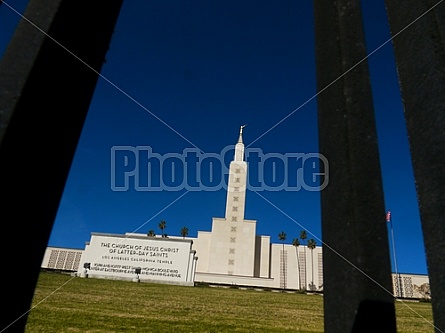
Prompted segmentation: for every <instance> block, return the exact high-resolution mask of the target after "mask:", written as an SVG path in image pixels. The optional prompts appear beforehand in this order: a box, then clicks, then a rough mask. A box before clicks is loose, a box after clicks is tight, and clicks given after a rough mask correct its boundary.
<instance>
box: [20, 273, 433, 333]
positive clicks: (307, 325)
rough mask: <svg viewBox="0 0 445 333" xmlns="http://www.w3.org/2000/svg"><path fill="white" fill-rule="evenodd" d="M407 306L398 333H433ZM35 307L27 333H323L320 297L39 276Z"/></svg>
mask: <svg viewBox="0 0 445 333" xmlns="http://www.w3.org/2000/svg"><path fill="white" fill-rule="evenodd" d="M405 304H407V305H408V306H409V307H410V308H408V307H407V306H406V305H405ZM405 304H402V303H401V302H397V304H396V309H397V325H398V331H399V332H416V333H418V332H433V327H432V326H431V324H429V323H428V322H426V321H425V320H424V319H422V318H421V317H419V315H418V314H416V313H415V312H417V313H419V314H420V315H422V316H423V317H425V318H426V319H427V320H428V321H431V320H432V313H431V304H430V303H414V302H409V303H405ZM33 306H34V307H33V309H32V310H31V312H30V314H29V317H28V325H27V327H26V332H27V333H35V332H50V333H54V332H70V333H71V332H91V333H92V332H94V333H96V332H104V333H105V332H106V333H111V332H175V333H177V332H264V333H273V332H323V297H322V296H320V295H305V294H298V293H281V292H271V291H256V290H240V289H234V288H210V287H183V286H172V285H162V284H149V283H134V282H126V281H115V280H101V279H81V278H77V277H76V278H73V277H71V276H68V275H64V274H57V273H47V272H42V273H41V274H40V279H39V283H38V286H37V288H36V291H35V296H34V301H33ZM413 310H414V311H415V312H413Z"/></svg>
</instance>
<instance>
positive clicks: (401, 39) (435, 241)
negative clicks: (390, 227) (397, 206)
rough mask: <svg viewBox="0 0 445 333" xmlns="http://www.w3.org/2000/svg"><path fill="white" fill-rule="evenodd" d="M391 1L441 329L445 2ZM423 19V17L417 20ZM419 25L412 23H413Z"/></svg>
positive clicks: (444, 313) (444, 304) (444, 305)
mask: <svg viewBox="0 0 445 333" xmlns="http://www.w3.org/2000/svg"><path fill="white" fill-rule="evenodd" d="M439 2H440V1H429V0H428V1H427V0H415V1H393V0H387V1H386V6H387V12H388V18H389V23H390V29H391V33H392V35H393V36H395V35H397V33H398V32H399V31H401V30H402V29H405V28H406V30H404V31H403V32H402V33H400V34H398V35H397V36H395V38H394V39H393V46H394V52H395V56H396V64H397V70H398V75H399V82H400V88H401V93H402V98H403V104H404V109H405V120H406V125H407V130H408V138H409V144H410V149H411V157H412V162H413V170H414V177H415V181H416V190H417V199H418V203H419V210H420V218H421V222H422V232H423V238H424V243H425V250H426V259H427V265H428V275H429V280H430V287H431V296H432V306H433V318H434V325H435V326H436V332H439V329H440V331H445V221H444V217H445V3H443V2H442V3H440V4H439V5H438V6H437V7H435V8H434V9H433V10H432V11H429V12H428V13H427V14H426V15H425V16H423V17H421V18H420V19H418V18H419V17H420V16H421V15H422V14H424V13H426V12H427V11H428V10H430V9H431V8H432V7H433V6H434V5H435V4H437V3H439ZM417 19H418V20H417ZM415 20H417V21H416V22H415V23H413V24H412V25H410V26H409V27H407V26H408V25H409V24H410V23H412V22H414V21H415Z"/></svg>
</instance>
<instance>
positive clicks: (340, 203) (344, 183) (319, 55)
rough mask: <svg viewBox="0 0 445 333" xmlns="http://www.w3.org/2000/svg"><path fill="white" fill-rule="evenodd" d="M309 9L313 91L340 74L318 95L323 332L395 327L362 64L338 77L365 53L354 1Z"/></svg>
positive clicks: (321, 0) (319, 0)
mask: <svg viewBox="0 0 445 333" xmlns="http://www.w3.org/2000/svg"><path fill="white" fill-rule="evenodd" d="M314 9H315V33H316V65H317V89H318V91H321V90H323V89H324V88H325V87H327V86H328V85H329V84H331V83H332V82H334V81H335V80H337V79H338V78H339V77H341V78H340V79H338V80H337V81H336V82H335V83H334V84H333V85H331V86H329V87H328V88H327V89H326V90H324V91H322V92H321V93H320V94H319V96H318V99H317V102H318V123H319V148H320V153H322V154H324V155H325V156H326V157H327V159H328V162H329V185H328V186H327V187H326V188H325V189H324V190H323V191H322V192H321V214H322V234H323V241H324V243H325V244H324V245H323V274H324V277H323V280H324V286H323V289H324V297H323V299H324V327H325V332H333V333H338V332H351V331H357V330H358V331H359V330H361V329H363V328H367V329H372V328H375V331H378V332H395V331H396V323H395V308H394V300H393V296H392V282H391V265H390V254H389V245H388V234H387V229H386V223H385V208H384V200H383V189H382V179H381V171H380V160H379V151H378V142H377V134H376V128H375V119H374V110H373V102H372V93H371V86H370V79H369V71H368V64H367V62H366V61H363V62H361V63H360V64H359V65H358V66H356V67H354V69H353V70H351V71H350V72H348V73H347V74H345V75H344V76H342V75H343V74H344V73H345V72H346V71H348V70H349V69H350V68H352V67H353V66H355V65H356V64H357V63H359V62H360V61H361V60H363V59H364V58H365V56H366V49H365V41H364V32H363V23H362V16H361V9H360V2H359V1H358V0H353V1H348V0H337V1H331V0H316V1H315V8H314ZM331 247H332V248H333V249H335V251H337V252H338V253H340V254H341V255H342V256H343V257H344V258H345V259H346V260H344V259H343V258H341V257H340V256H339V255H338V254H336V253H334V252H333V251H332V250H331ZM354 266H355V267H357V268H359V269H360V270H361V271H363V272H360V271H359V270H358V269H356V268H355V267H354ZM365 274H366V275H367V276H366V275H365ZM376 326H377V328H376ZM367 331H369V330H367Z"/></svg>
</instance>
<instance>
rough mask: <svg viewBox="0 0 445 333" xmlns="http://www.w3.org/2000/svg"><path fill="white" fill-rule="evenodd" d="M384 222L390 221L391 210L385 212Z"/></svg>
mask: <svg viewBox="0 0 445 333" xmlns="http://www.w3.org/2000/svg"><path fill="white" fill-rule="evenodd" d="M386 222H391V211H390V210H388V212H387V213H386Z"/></svg>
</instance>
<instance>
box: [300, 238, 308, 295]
mask: <svg viewBox="0 0 445 333" xmlns="http://www.w3.org/2000/svg"><path fill="white" fill-rule="evenodd" d="M306 238H307V234H306V230H301V231H300V239H301V244H302V245H303V246H304V241H305V240H306ZM303 249H304V289H305V290H306V286H307V283H306V280H307V268H306V246H304V247H303Z"/></svg>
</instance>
